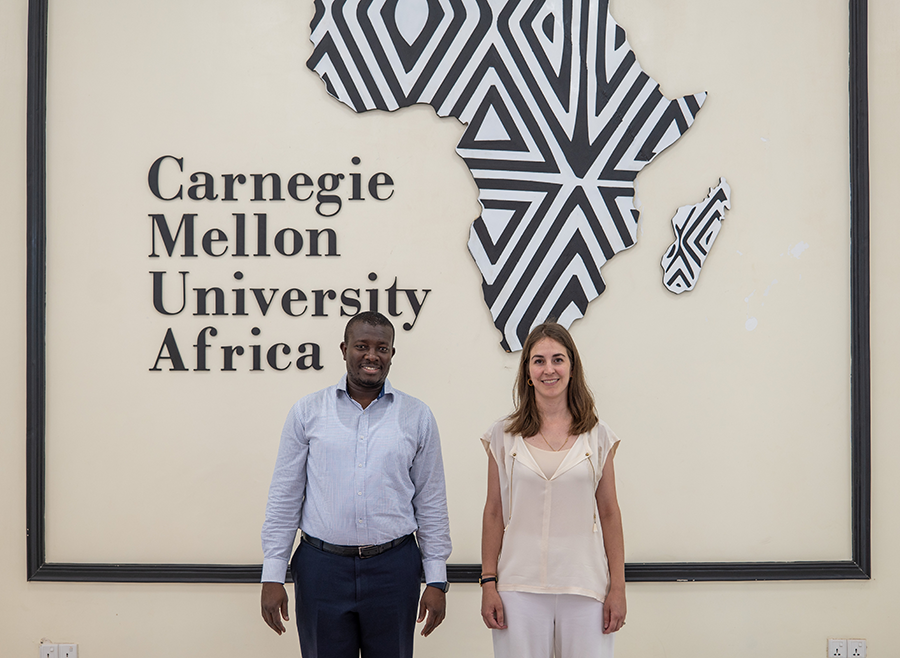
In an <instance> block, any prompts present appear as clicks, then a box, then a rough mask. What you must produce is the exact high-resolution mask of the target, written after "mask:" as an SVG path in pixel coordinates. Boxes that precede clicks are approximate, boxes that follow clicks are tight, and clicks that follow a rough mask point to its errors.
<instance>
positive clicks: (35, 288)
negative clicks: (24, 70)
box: [26, 0, 871, 583]
mask: <svg viewBox="0 0 900 658" xmlns="http://www.w3.org/2000/svg"><path fill="white" fill-rule="evenodd" d="M849 11H850V20H849V25H850V53H849V66H850V71H849V90H850V106H849V118H850V136H849V148H850V224H851V226H850V246H851V260H850V277H851V293H850V294H851V311H850V312H851V348H850V356H851V402H850V405H851V407H850V412H851V430H850V445H851V464H850V468H851V492H850V495H851V517H852V519H851V533H852V552H851V559H850V560H841V561H815V562H813V561H786V562H677V563H640V564H627V565H626V567H625V575H626V578H627V580H629V581H631V582H674V581H752V580H850V579H855V580H858V579H868V578H870V577H871V526H870V522H871V484H870V483H871V411H870V356H869V134H868V130H869V129H868V55H867V47H868V25H867V19H868V6H867V0H850V2H849ZM47 18H48V0H32V1H31V2H29V5H28V90H27V94H28V98H27V102H28V109H27V121H28V125H27V165H26V166H27V172H26V174H27V183H26V184H27V241H28V247H27V249H28V255H27V284H26V285H27V311H26V315H27V341H28V344H27V429H26V477H27V482H26V487H27V492H26V505H27V515H26V519H27V530H26V537H27V551H28V573H27V577H28V580H29V581H71V582H196V583H250V582H259V579H260V574H261V571H262V567H261V565H245V564H99V563H53V562H47V560H46V551H45V538H46V525H45V509H46V499H45V485H46V474H45V431H46V424H45V410H46V349H45V336H46V323H47V316H46V264H47V260H46V259H47V254H46V230H47V224H46V149H47V131H46V116H47V47H48V31H47ZM448 571H449V579H450V581H451V582H466V583H473V582H477V580H478V576H479V574H480V571H481V567H480V565H478V564H453V565H450V566H449V568H448Z"/></svg>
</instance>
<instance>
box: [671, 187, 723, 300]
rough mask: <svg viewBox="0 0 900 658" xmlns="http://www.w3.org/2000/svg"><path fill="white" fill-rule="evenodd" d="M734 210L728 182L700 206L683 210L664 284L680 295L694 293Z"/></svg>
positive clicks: (675, 223) (674, 222) (675, 219)
mask: <svg viewBox="0 0 900 658" xmlns="http://www.w3.org/2000/svg"><path fill="white" fill-rule="evenodd" d="M726 210H731V187H729V185H728V182H727V181H726V180H725V179H724V178H720V179H719V184H718V185H717V186H716V187H711V188H710V189H709V194H708V195H707V197H706V198H705V199H704V200H703V201H701V202H700V203H697V204H694V205H693V206H681V207H680V208H679V209H678V212H676V213H675V216H674V217H673V218H672V228H673V229H675V242H673V243H672V246H670V247H669V248H668V249H667V250H666V253H665V255H663V257H662V260H661V261H660V265H662V268H663V284H665V286H666V288H668V289H669V290H671V291H672V292H674V293H675V294H676V295H680V294H681V293H683V292H684V291H685V290H693V289H694V286H695V285H697V279H698V278H699V277H700V269H701V268H702V267H703V263H704V262H705V261H706V257H707V256H708V255H709V250H710V249H712V246H713V242H715V241H716V236H717V235H719V231H720V230H721V228H722V220H723V219H725V211H726Z"/></svg>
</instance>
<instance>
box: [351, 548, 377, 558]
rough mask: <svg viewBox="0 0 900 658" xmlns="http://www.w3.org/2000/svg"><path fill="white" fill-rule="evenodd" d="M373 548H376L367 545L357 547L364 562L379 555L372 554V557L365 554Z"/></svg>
mask: <svg viewBox="0 0 900 658" xmlns="http://www.w3.org/2000/svg"><path fill="white" fill-rule="evenodd" d="M372 548H375V544H367V545H366V546H357V547H356V552H357V554H358V555H359V557H360V559H363V560H364V559H365V558H367V557H373V556H375V555H378V554H377V553H372V554H371V555H366V554H365V553H364V551H366V550H367V549H372Z"/></svg>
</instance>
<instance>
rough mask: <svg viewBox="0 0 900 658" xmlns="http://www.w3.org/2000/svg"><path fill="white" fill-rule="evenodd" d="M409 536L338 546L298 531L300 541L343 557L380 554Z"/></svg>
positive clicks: (364, 556)
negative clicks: (368, 543)
mask: <svg viewBox="0 0 900 658" xmlns="http://www.w3.org/2000/svg"><path fill="white" fill-rule="evenodd" d="M410 537H412V535H406V536H405V537H399V538H397V539H395V540H393V541H389V542H387V543H385V544H377V545H376V544H371V545H369V546H339V545H338V544H329V543H328V542H327V541H322V540H321V539H316V538H315V537H310V536H309V535H308V534H306V533H305V532H301V533H300V538H301V540H302V541H305V542H306V543H307V544H309V545H310V546H314V547H315V548H318V549H319V550H322V551H325V552H326V553H334V554H335V555H342V556H344V557H362V558H366V557H375V556H376V555H381V554H382V553H384V552H385V551H389V550H391V549H392V548H394V547H395V546H399V545H400V544H402V543H403V542H405V541H406V540H407V539H409V538H410Z"/></svg>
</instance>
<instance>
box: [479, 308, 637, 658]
mask: <svg viewBox="0 0 900 658" xmlns="http://www.w3.org/2000/svg"><path fill="white" fill-rule="evenodd" d="M514 399H515V407H516V408H515V411H514V412H513V413H512V414H511V415H510V416H509V417H507V418H505V419H503V420H501V421H498V422H497V423H495V424H494V425H493V427H491V429H490V430H488V432H487V433H486V434H485V435H484V437H482V441H483V442H484V444H485V448H486V449H487V452H488V492H487V502H486V503H485V506H484V521H483V528H482V540H481V560H482V576H481V584H482V603H481V616H482V618H483V619H484V623H485V624H486V625H487V627H488V628H491V629H493V637H494V656H495V658H550V657H551V656H554V655H555V657H556V658H608V657H611V656H612V655H613V635H612V634H613V633H615V632H616V631H617V630H619V629H620V628H621V627H622V626H623V625H624V624H625V559H624V558H625V546H624V540H623V537H622V518H621V514H620V512H619V503H618V501H617V499H616V480H615V472H614V471H613V456H614V455H615V451H616V447H617V445H618V442H619V439H618V437H616V435H615V434H613V432H612V430H610V429H609V427H607V425H606V423H604V422H603V421H602V420H599V419H598V418H597V413H596V411H595V409H594V398H593V396H592V394H591V392H590V389H589V388H588V386H587V383H586V381H585V377H584V369H583V367H582V364H581V358H580V357H579V356H578V350H577V348H576V347H575V342H574V341H573V340H572V336H571V335H570V334H569V332H568V331H566V329H565V328H563V327H562V326H560V325H558V324H556V323H555V322H546V323H544V324H542V325H539V326H537V327H535V328H534V329H533V330H532V332H531V333H530V334H529V335H528V338H527V339H526V340H525V345H524V346H523V348H522V358H521V361H520V363H519V372H518V376H517V379H516V386H515V389H514ZM501 548H502V550H501Z"/></svg>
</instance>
